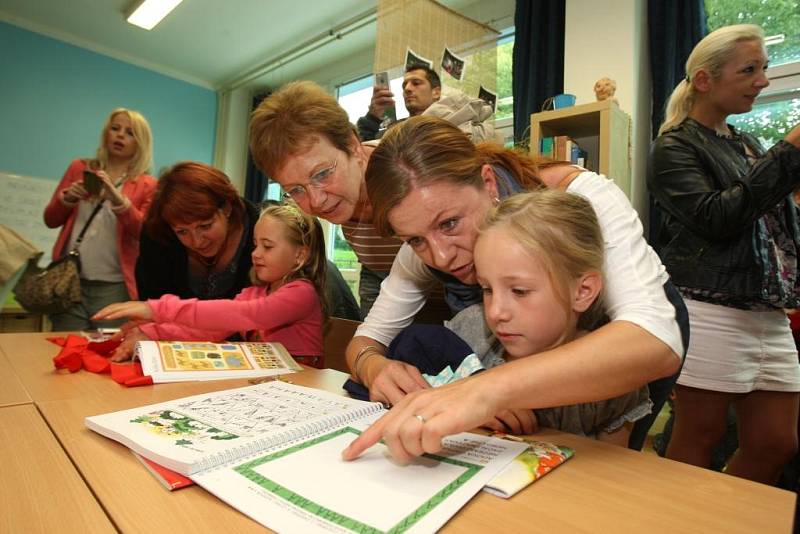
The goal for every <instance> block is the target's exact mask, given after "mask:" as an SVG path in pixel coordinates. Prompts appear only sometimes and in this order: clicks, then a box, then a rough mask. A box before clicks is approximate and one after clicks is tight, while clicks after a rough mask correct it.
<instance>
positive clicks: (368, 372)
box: [345, 336, 386, 387]
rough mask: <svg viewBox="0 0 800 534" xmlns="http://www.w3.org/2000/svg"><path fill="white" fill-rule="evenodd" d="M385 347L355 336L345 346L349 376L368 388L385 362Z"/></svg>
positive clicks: (368, 339)
mask: <svg viewBox="0 0 800 534" xmlns="http://www.w3.org/2000/svg"><path fill="white" fill-rule="evenodd" d="M385 354H386V347H385V346H384V345H382V344H381V343H378V342H377V341H375V340H374V339H372V338H369V337H366V336H355V337H354V338H353V339H352V340H350V343H349V344H348V345H347V349H346V351H345V357H346V359H347V367H348V368H349V369H350V375H351V376H352V377H353V378H354V379H355V380H356V381H358V382H361V383H362V384H364V385H365V386H367V387H369V386H370V384H371V383H372V380H371V379H372V378H374V377H375V376H376V375H377V374H378V373H379V372H380V369H381V368H382V367H383V363H385V362H386V358H385V356H384V355H385Z"/></svg>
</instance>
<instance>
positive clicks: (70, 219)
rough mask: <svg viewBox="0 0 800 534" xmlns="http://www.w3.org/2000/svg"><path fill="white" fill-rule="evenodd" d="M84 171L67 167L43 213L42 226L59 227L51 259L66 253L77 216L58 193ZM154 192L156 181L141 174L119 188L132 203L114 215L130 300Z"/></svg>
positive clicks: (78, 163) (76, 165)
mask: <svg viewBox="0 0 800 534" xmlns="http://www.w3.org/2000/svg"><path fill="white" fill-rule="evenodd" d="M86 168H87V165H86V162H85V161H83V160H80V159H76V160H74V161H73V162H72V163H70V165H69V167H68V168H67V171H66V172H65V173H64V177H63V178H61V181H60V182H59V183H58V187H56V191H55V193H53V197H52V198H51V199H50V203H49V204H48V205H47V207H46V208H45V209H44V223H45V224H46V225H47V226H48V227H49V228H58V227H59V226H60V227H61V232H59V234H58V239H56V244H55V246H54V247H53V259H58V258H60V257H61V256H62V255H63V254H64V253H66V251H65V250H64V248H65V247H66V245H67V243H68V242H69V238H70V236H71V235H72V227H73V226H74V224H75V218H76V217H77V215H78V210H77V207H78V205H77V204H76V205H75V206H66V205H64V204H63V203H62V202H61V191H62V190H64V189H66V188H67V187H69V186H70V185H72V184H73V183H74V182H78V181H82V180H83V171H84V170H85V169H86ZM155 189H156V179H155V178H153V177H152V176H150V175H148V174H142V175H140V176H137V177H136V178H134V179H132V180H128V181H126V182H125V183H124V184H123V185H122V194H123V195H125V196H126V197H128V200H130V201H131V204H130V207H129V208H128V209H126V210H125V211H123V212H121V213H120V212H115V213H116V214H117V243H116V244H117V252H118V253H119V262H120V265H121V267H122V276H123V277H124V278H125V286H126V287H127V288H128V293H129V294H130V296H131V298H132V299H134V300H135V299H136V298H137V296H138V292H137V291H136V277H135V275H134V268H135V267H136V258H137V256H139V234H140V233H141V230H142V222H143V221H144V217H145V215H147V210H148V208H149V207H150V203H151V202H152V201H153V192H154V191H155Z"/></svg>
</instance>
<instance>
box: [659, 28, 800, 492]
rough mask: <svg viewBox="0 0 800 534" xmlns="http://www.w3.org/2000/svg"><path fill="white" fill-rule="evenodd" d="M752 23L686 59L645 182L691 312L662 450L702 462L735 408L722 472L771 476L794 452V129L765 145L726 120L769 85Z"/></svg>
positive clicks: (799, 179) (667, 258)
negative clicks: (735, 432) (790, 312)
mask: <svg viewBox="0 0 800 534" xmlns="http://www.w3.org/2000/svg"><path fill="white" fill-rule="evenodd" d="M767 63H768V60H767V55H766V50H765V47H764V36H763V32H762V30H761V28H759V27H758V26H753V25H737V26H728V27H725V28H721V29H719V30H716V31H714V32H712V33H711V34H709V35H708V36H706V37H705V38H704V39H703V40H702V41H700V42H699V43H698V44H697V46H696V47H695V49H694V50H693V51H692V53H691V55H690V56H689V59H688V61H687V62H686V73H687V76H686V79H685V80H683V81H681V83H680V84H679V85H678V86H677V87H676V88H675V90H674V91H673V93H672V97H671V98H670V101H669V104H668V107H667V118H666V120H665V121H664V124H663V125H662V126H661V129H660V131H659V133H660V136H659V137H658V138H657V139H656V141H655V142H654V143H653V146H652V149H651V153H650V160H649V168H648V185H649V187H650V191H651V192H652V193H653V194H654V196H655V197H656V199H657V202H658V204H659V206H660V207H661V208H662V209H663V210H664V212H665V213H666V217H665V220H664V223H663V225H662V228H661V230H660V233H659V236H658V238H659V241H660V245H661V247H662V249H661V250H662V258H663V261H664V264H665V265H666V267H667V270H668V271H669V273H670V275H671V277H672V279H673V280H674V282H675V285H676V286H678V288H679V290H680V292H681V294H682V295H683V297H684V299H685V301H686V305H687V308H688V310H689V320H690V325H691V338H690V343H689V350H688V353H687V356H686V361H685V364H684V367H683V371H682V373H681V376H680V378H679V379H678V386H677V389H676V392H677V396H676V422H675V428H674V430H673V433H672V438H671V441H670V443H669V447H668V449H667V456H668V457H669V458H672V459H675V460H680V461H683V462H686V463H690V464H694V465H698V466H702V467H709V466H710V464H711V450H712V448H713V446H714V445H715V444H716V443H718V442H719V441H720V440H721V439H722V437H723V435H724V433H725V428H726V415H727V412H728V408H729V406H731V405H732V406H733V407H734V408H735V410H736V413H737V416H738V425H739V450H738V451H737V452H736V454H735V455H734V456H733V457H732V459H731V460H730V462H729V463H728V466H727V472H728V473H730V474H732V475H736V476H740V477H743V478H748V479H751V480H755V481H759V482H763V483H768V484H772V483H774V482H775V480H776V478H777V476H778V473H779V471H780V469H781V467H782V466H783V465H784V464H785V463H786V461H788V460H789V459H790V458H791V457H792V455H794V453H795V451H796V450H797V431H796V428H797V417H798V392H799V391H800V366H798V360H797V350H796V348H795V345H794V341H793V339H792V335H791V332H790V329H789V321H788V319H787V318H786V315H785V313H784V312H783V309H782V308H789V307H791V308H794V307H797V306H798V305H799V304H800V286H799V285H798V273H797V267H798V265H797V255H798V241H799V240H800V234H799V233H798V227H797V223H798V220H797V211H796V208H795V206H794V204H793V202H792V201H791V199H790V198H789V197H790V195H791V193H792V191H793V190H795V189H796V188H797V187H798V186H800V150H798V149H799V148H800V127H795V128H794V129H793V130H792V131H791V132H789V134H787V136H786V138H785V139H784V140H782V141H779V142H778V143H777V144H776V145H775V146H773V147H772V148H771V149H770V150H769V151H767V152H766V153H765V152H764V151H763V149H762V148H761V146H760V145H759V143H758V141H757V140H756V139H755V138H753V137H752V136H750V135H748V134H746V133H744V132H740V131H738V130H737V129H736V128H734V127H733V126H731V125H730V124H728V123H727V118H728V116H729V115H733V114H737V113H746V112H748V111H750V110H751V109H752V107H753V102H754V101H755V99H756V97H757V96H758V95H759V93H760V92H761V91H762V90H763V89H764V88H765V87H767V86H768V85H769V80H768V79H767V77H766V74H765V71H766V69H767Z"/></svg>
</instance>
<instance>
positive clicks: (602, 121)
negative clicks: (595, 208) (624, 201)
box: [530, 100, 631, 198]
mask: <svg viewBox="0 0 800 534" xmlns="http://www.w3.org/2000/svg"><path fill="white" fill-rule="evenodd" d="M558 135H567V136H569V137H571V138H572V139H573V140H574V141H575V142H576V143H578V145H580V147H581V148H583V149H584V150H586V152H587V153H588V158H587V162H586V168H588V169H589V170H592V171H595V172H598V173H600V174H604V175H605V176H607V177H609V178H611V179H613V180H614V182H616V184H617V185H618V186H619V188H620V189H622V190H623V191H624V192H625V194H626V195H628V198H630V195H631V118H630V117H629V116H628V114H627V113H625V112H624V111H622V110H621V109H620V108H619V106H618V105H617V103H616V102H614V101H612V100H603V101H600V102H592V103H591V104H581V105H578V106H572V107H568V108H562V109H554V110H552V111H543V112H541V113H534V114H533V115H531V145H530V146H531V149H530V150H531V154H532V155H538V153H539V141H540V140H541V139H542V138H543V137H555V136H558Z"/></svg>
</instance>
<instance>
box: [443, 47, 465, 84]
mask: <svg viewBox="0 0 800 534" xmlns="http://www.w3.org/2000/svg"><path fill="white" fill-rule="evenodd" d="M442 70H443V71H445V72H446V73H448V74H449V75H450V76H452V77H453V78H455V79H456V80H458V81H461V80H463V79H464V59H463V58H460V57H458V56H457V55H455V54H454V53H453V52H451V51H450V49H449V48H447V47H445V49H444V53H443V54H442Z"/></svg>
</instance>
